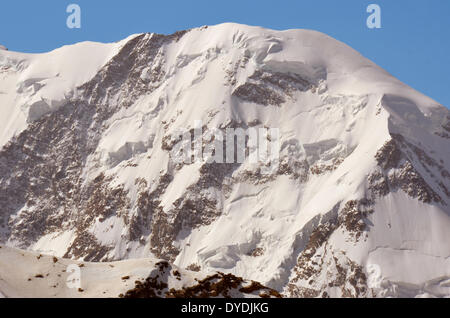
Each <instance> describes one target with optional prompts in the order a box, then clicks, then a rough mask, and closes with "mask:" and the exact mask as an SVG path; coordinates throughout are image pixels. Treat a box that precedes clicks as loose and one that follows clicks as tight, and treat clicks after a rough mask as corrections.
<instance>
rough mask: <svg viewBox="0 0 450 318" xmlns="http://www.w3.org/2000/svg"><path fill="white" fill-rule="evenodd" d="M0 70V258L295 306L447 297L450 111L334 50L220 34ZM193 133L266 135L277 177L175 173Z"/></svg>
mask: <svg viewBox="0 0 450 318" xmlns="http://www.w3.org/2000/svg"><path fill="white" fill-rule="evenodd" d="M86 52H89V55H88V54H87V53H86ZM73 57H77V58H78V60H77V61H78V62H77V63H78V64H76V65H74V64H72V63H70V62H69V60H70V59H71V58H73ZM85 59H87V60H89V63H88V62H87V61H85ZM33 61H36V64H33ZM37 61H39V62H37ZM46 61H47V62H46ZM54 61H56V63H54ZM46 63H47V64H46ZM33 65H34V66H33ZM81 66H82V67H81ZM0 67H2V68H0V70H3V71H2V73H0V74H1V76H2V77H0V85H1V86H0V91H3V92H4V93H3V94H0V105H2V106H1V107H3V108H4V109H5V114H6V116H5V117H4V118H3V121H4V125H2V126H1V127H3V128H1V129H2V131H1V132H0V135H1V136H3V137H2V139H1V142H0V146H2V147H3V148H2V149H1V151H0V200H1V201H2V203H3V206H4V208H3V209H2V211H1V212H2V214H3V230H2V236H1V239H2V241H4V242H6V244H7V245H9V246H13V247H20V248H27V249H31V250H35V251H39V252H43V253H48V254H52V255H57V256H59V257H62V256H65V257H68V258H73V259H79V260H83V259H84V260H89V261H111V260H121V259H128V258H140V257H155V258H163V259H167V260H170V261H171V262H173V263H174V264H175V265H176V266H178V267H180V268H200V269H201V271H205V272H215V271H222V272H230V273H233V274H235V275H237V276H242V277H248V278H249V279H253V280H256V281H260V282H262V283H263V284H266V285H267V286H269V287H272V288H275V289H277V290H278V291H280V292H283V293H285V294H286V295H287V296H292V297H326V296H332V297H373V296H408V297H409V296H449V295H450V291H449V283H448V282H449V279H450V272H449V271H450V263H449V261H450V244H449V243H448V242H450V208H449V204H450V191H449V190H448V189H450V173H449V171H450V162H449V159H448V158H450V147H449V143H450V135H449V133H450V113H449V111H448V109H446V108H445V107H443V106H442V105H439V104H438V103H436V102H435V101H433V100H432V99H430V98H428V97H426V96H424V95H422V94H421V93H419V92H417V91H415V90H413V89H412V88H410V87H408V86H407V85H405V84H403V83H401V82H400V81H398V80H397V79H395V78H394V77H392V76H391V75H390V74H388V73H387V72H386V71H384V70H382V69H381V68H379V67H378V66H377V65H375V64H374V63H372V62H371V61H369V60H367V59H366V58H364V57H363V56H361V55H360V54H359V53H358V52H356V51H354V50H353V49H351V48H350V47H348V46H347V45H345V44H343V43H341V42H339V41H336V40H334V39H332V38H330V37H328V36H326V35H324V34H322V33H319V32H315V31H309V30H287V31H273V30H267V29H263V28H259V27H250V26H245V25H239V24H231V23H227V24H221V25H217V26H211V27H202V28H197V29H192V30H188V31H181V32H177V33H175V34H173V35H168V36H164V35H158V34H141V35H136V36H132V37H130V38H128V39H126V40H124V41H121V42H120V43H116V44H108V45H106V44H105V45H103V44H92V43H82V44H78V45H76V46H72V47H66V48H62V49H59V50H56V51H54V52H50V53H47V54H44V55H38V56H29V55H24V54H20V53H16V52H8V51H1V52H0ZM57 74H59V75H58V76H57ZM58 77H61V78H62V79H63V80H58ZM27 83H28V84H29V85H28V84H27ZM42 105H44V106H42ZM198 120H201V121H202V123H203V125H205V126H206V127H207V128H209V129H212V128H217V129H221V130H224V129H225V128H226V127H233V128H238V127H240V128H244V129H247V128H249V127H258V128H262V127H267V128H278V129H279V130H280V145H281V150H280V167H279V169H278V170H277V171H276V172H275V173H273V174H272V175H270V176H262V175H261V174H260V173H259V172H260V169H261V164H259V166H258V165H256V166H255V165H252V164H251V163H250V162H249V160H248V158H247V159H246V161H245V162H244V163H242V164H208V163H205V162H195V163H191V164H181V165H180V164H177V163H176V162H174V160H173V152H174V148H175V146H176V145H178V140H177V139H176V138H175V137H174V136H175V135H176V132H177V131H180V130H181V131H189V130H190V129H191V128H193V127H194V124H195V122H196V121H198ZM8 141H10V143H9V144H7V142H8Z"/></svg>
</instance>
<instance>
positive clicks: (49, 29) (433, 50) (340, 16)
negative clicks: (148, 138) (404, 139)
mask: <svg viewBox="0 0 450 318" xmlns="http://www.w3.org/2000/svg"><path fill="white" fill-rule="evenodd" d="M70 3H76V4H78V5H80V7H81V10H82V13H81V15H82V22H81V23H82V28H81V29H68V28H67V26H66V19H67V16H68V14H67V13H66V7H67V5H69V4H70ZM371 3H376V4H378V5H379V6H380V7H381V10H382V11H381V20H382V22H381V23H382V28H381V29H368V28H367V27H366V19H367V17H368V15H369V14H368V13H366V8H367V6H368V5H369V4H371ZM222 22H238V23H244V24H250V25H259V26H263V27H267V28H272V29H279V30H282V29H292V28H306V29H315V30H318V31H322V32H324V33H327V34H328V35H330V36H332V37H334V38H337V39H338V40H341V41H343V42H345V43H347V44H348V45H350V46H352V47H353V48H355V49H356V50H358V51H359V52H361V53H362V54H363V55H364V56H366V57H368V58H369V59H371V60H372V61H374V62H375V63H377V64H378V65H380V66H381V67H383V68H385V69H386V70H387V71H389V72H390V73H391V74H393V75H394V76H396V77H398V78H399V79H400V80H402V81H403V82H405V83H407V84H409V85H411V86H412V87H414V88H415V89H417V90H419V91H421V92H423V93H425V94H426V95H428V96H430V97H432V98H434V99H436V100H437V101H438V102H440V103H442V104H444V105H446V106H450V87H449V86H450V54H449V52H450V1H449V0H395V1H394V0H371V1H365V0H345V1H344V0H343V1H337V0H308V1H306V0H277V1H269V0H227V1H220V2H219V1H214V0H209V1H208V0H189V1H188V0H165V1H163V0H159V1H153V0H127V1H120V2H119V1H106V0H71V1H65V0H40V1H30V0H14V1H13V0H10V1H7V0H2V2H1V4H0V44H3V45H4V46H6V47H8V48H9V49H10V50H14V51H22V52H45V51H49V50H52V49H55V48H57V47H60V46H62V45H65V44H71V43H75V42H79V41H85V40H90V41H100V42H110V41H117V40H120V39H122V38H125V37H127V36H128V35H130V34H133V33H140V32H158V33H172V32H174V31H177V30H182V29H187V28H192V27H197V26H202V25H211V24H218V23H222Z"/></svg>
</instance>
